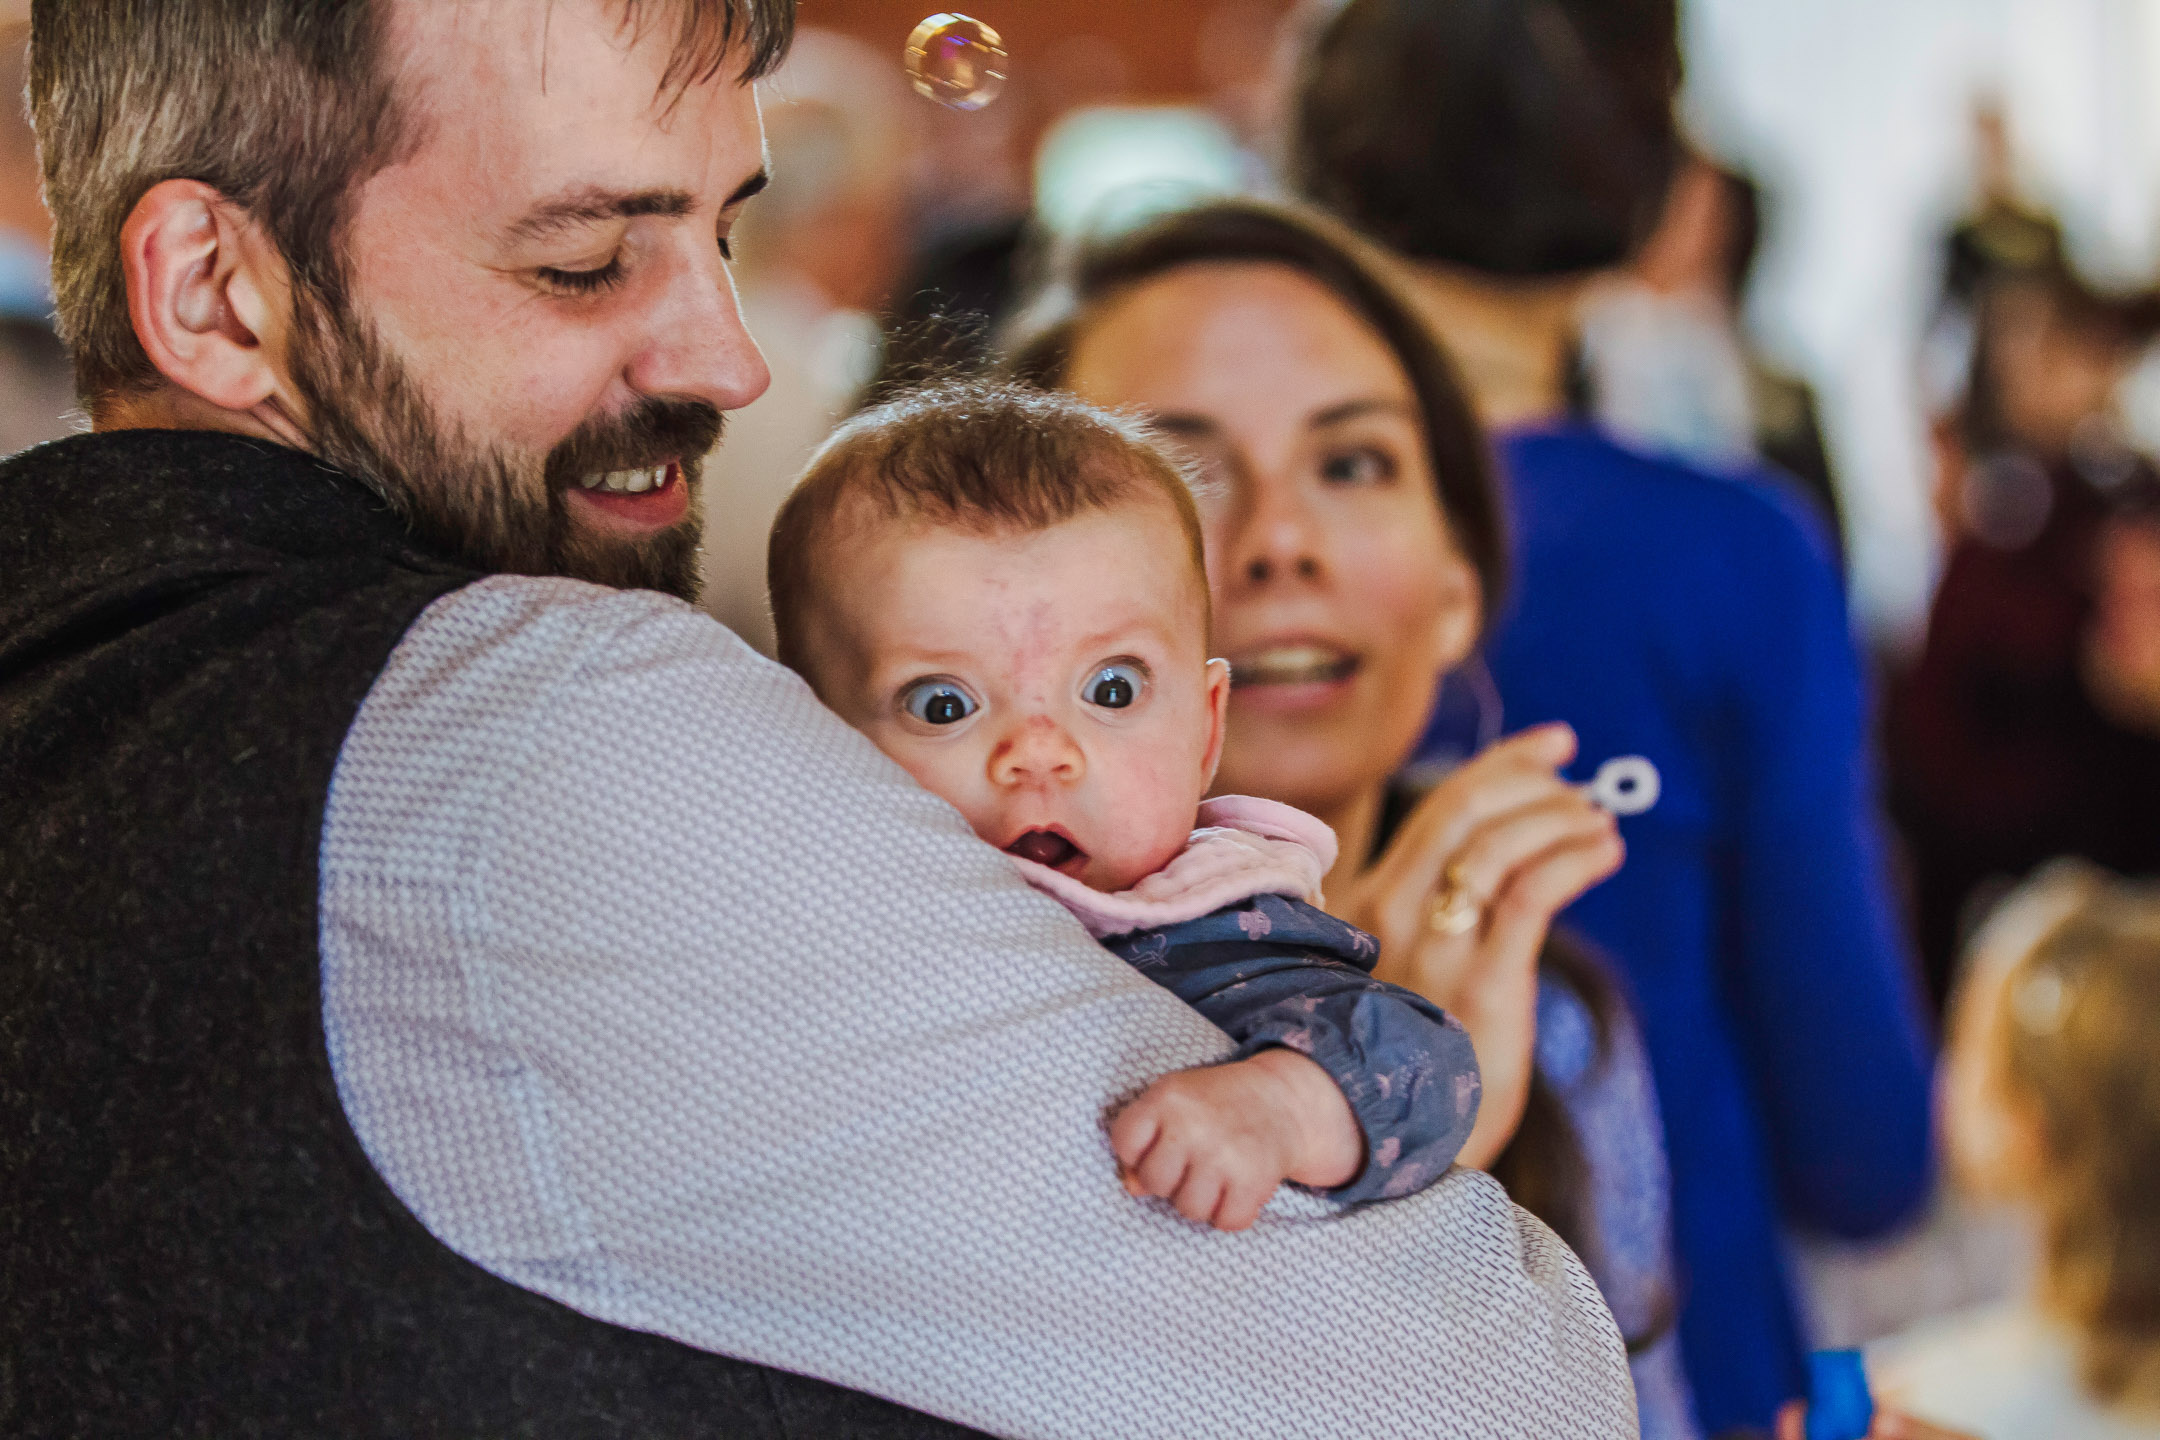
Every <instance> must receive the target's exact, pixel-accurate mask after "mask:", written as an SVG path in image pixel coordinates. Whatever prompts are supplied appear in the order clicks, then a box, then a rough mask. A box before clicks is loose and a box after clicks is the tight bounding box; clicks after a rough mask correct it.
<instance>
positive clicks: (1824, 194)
mask: <svg viewBox="0 0 2160 1440" xmlns="http://www.w3.org/2000/svg"><path fill="white" fill-rule="evenodd" d="M978 8H981V7H978ZM921 9H922V7H921V6H919V5H918V6H913V7H909V6H906V5H902V4H895V3H891V0H804V4H803V6H802V11H801V14H802V19H803V21H804V23H805V24H806V25H808V26H811V27H814V28H815V29H817V30H821V31H825V32H828V33H829V36H830V37H831V39H832V41H833V42H834V43H833V44H831V45H830V46H824V45H820V46H818V47H817V49H818V50H820V51H821V52H830V53H829V54H825V53H821V54H820V55H819V57H818V60H819V63H818V64H816V65H799V66H797V67H794V69H795V70H796V71H797V72H803V73H792V74H790V75H787V76H783V77H781V78H780V79H778V80H777V81H775V82H774V83H773V85H772V86H771V87H770V88H771V92H772V95H773V97H774V99H775V100H776V101H777V102H780V103H781V106H782V109H783V110H784V109H785V102H787V101H789V100H793V101H795V102H797V103H799V104H801V105H803V106H805V107H806V108H807V109H809V110H812V111H815V112H817V113H816V114H812V115H806V116H805V117H803V118H802V119H801V120H800V121H799V122H793V121H787V120H786V119H785V118H784V115H783V116H776V117H775V120H776V123H778V124H783V125H787V126H790V127H792V128H793V129H794V130H796V131H798V132H800V133H799V136H798V142H799V143H800V144H801V145H802V146H803V147H804V148H806V149H811V150H815V151H817V152H818V155H819V159H818V162H817V166H822V167H824V168H817V167H816V166H811V167H804V168H803V170H802V172H801V173H799V174H798V175H796V176H793V177H790V176H788V175H787V173H786V171H787V169H788V167H786V166H783V167H782V181H783V184H790V185H791V188H792V189H794V190H796V191H797V192H798V193H796V194H794V195H793V196H791V197H790V205H791V207H793V208H794V209H795V214H794V215H793V217H792V219H793V223H773V224H768V225H766V226H765V227H764V229H765V231H766V236H767V239H768V240H769V242H770V244H769V245H768V246H767V247H766V248H767V249H768V250H769V251H770V253H771V254H772V255H773V256H775V257H777V256H779V255H782V254H796V255H799V254H800V253H801V252H802V250H803V248H804V247H803V243H802V238H801V237H802V236H803V235H804V234H805V233H806V232H811V231H816V232H825V233H828V234H830V233H831V232H832V231H833V230H834V229H835V228H837V229H839V230H842V231H844V232H846V233H847V234H849V235H850V236H851V237H852V238H850V239H849V240H847V241H845V242H840V241H837V240H835V241H832V242H829V248H832V249H836V250H837V249H841V248H846V249H847V250H848V252H849V253H848V254H847V255H846V256H845V257H841V256H838V255H832V256H826V255H823V254H821V255H820V258H819V260H818V261H817V262H816V264H817V267H818V268H824V269H830V270H832V271H834V272H836V273H833V274H831V275H830V276H829V277H828V279H827V280H826V281H825V282H824V284H825V286H826V288H827V296H828V298H829V299H830V300H831V301H833V302H834V303H835V304H838V305H841V306H843V307H844V308H847V309H850V310H853V311H855V312H856V313H859V314H878V313H882V312H884V311H886V310H887V309H888V307H897V308H898V309H899V310H900V311H902V312H903V313H907V314H911V315H916V316H920V315H921V314H924V313H927V312H928V310H929V306H928V305H927V304H925V302H924V300H923V297H921V296H920V295H918V294H915V293H912V292H911V290H910V282H911V281H913V280H916V279H919V278H921V277H923V276H924V275H926V274H931V275H934V276H935V277H936V278H938V279H940V280H942V281H944V282H945V283H946V284H947V285H955V284H957V285H959V286H961V287H962V289H963V290H964V292H965V293H963V294H961V295H960V296H959V297H958V298H959V299H961V300H962V301H963V302H964V303H965V304H980V303H982V302H983V298H984V297H985V296H986V295H987V294H988V293H989V290H988V288H987V287H991V286H993V285H995V284H998V283H1003V282H1004V277H1003V276H1002V275H998V274H995V273H993V272H995V271H996V269H997V265H998V264H1002V263H1003V261H1004V257H1005V255H1006V254H1007V253H1008V252H1007V251H1006V249H1005V248H1004V247H1003V245H1002V244H1001V243H1000V242H1001V241H1002V240H1003V239H1004V238H1005V237H1003V236H1001V235H1000V233H999V227H1000V226H1008V225H1015V224H1017V222H1018V220H1019V219H1020V217H1021V216H1023V215H1024V214H1025V213H1026V212H1027V211H1028V209H1029V208H1030V206H1031V205H1034V204H1037V203H1039V205H1040V207H1041V211H1042V214H1043V218H1044V219H1045V220H1046V221H1047V222H1048V223H1049V224H1050V225H1051V226H1052V227H1066V228H1070V227H1074V226H1079V225H1083V224H1091V223H1101V222H1102V221H1103V220H1105V219H1106V218H1110V217H1113V216H1115V215H1116V214H1117V213H1118V212H1121V211H1130V210H1132V209H1133V208H1135V207H1136V206H1142V205H1145V204H1147V203H1148V202H1149V199H1150V198H1152V199H1153V200H1155V201H1158V202H1159V201H1162V200H1164V199H1166V198H1167V197H1169V196H1171V195H1174V194H1175V193H1179V192H1180V191H1183V192H1185V193H1190V192H1192V191H1196V190H1206V189H1215V188H1221V189H1233V188H1235V189H1263V190H1264V189H1266V188H1268V186H1269V183H1270V182H1269V164H1268V162H1269V159H1270V150H1271V136H1272V133H1273V129H1274V120H1275V115H1274V107H1275V97H1276V96H1277V95H1278V94H1279V91H1280V83H1279V82H1280V74H1279V71H1280V69H1281V59H1282V56H1283V52H1284V48H1285V29H1286V26H1289V25H1293V24H1294V23H1295V22H1296V20H1297V18H1298V12H1299V10H1300V7H1297V6H1295V5H1293V4H1290V3H1286V0H1201V3H1194V4H1188V5H1176V6H1164V5H1151V4H1144V3H1139V0H1099V3H1090V4H1086V5H1080V4H1058V3H1048V0H1034V3H1029V4H1025V5H1017V6H1011V7H1008V12H1007V13H998V14H987V13H986V14H984V15H983V16H981V17H980V18H982V19H984V20H986V21H987V22H989V23H990V24H992V25H994V26H995V27H997V29H998V30H999V32H1000V34H1001V35H1002V36H1003V37H1004V39H1005V41H1006V44H1007V48H1008V50H1009V51H1010V53H1011V55H1012V56H1013V60H1012V63H1011V67H1010V69H1011V79H1010V81H1009V83H1008V86H1007V88H1006V91H1005V93H1004V95H1003V96H1002V97H1001V98H1000V99H999V100H998V101H997V102H996V103H995V104H993V105H991V106H989V107H987V108H986V109H984V110H982V111H978V112H974V113H967V112H953V111H946V110H942V109H940V108H939V107H936V106H934V105H930V104H928V103H927V102H924V101H921V100H919V99H916V98H915V97H913V96H911V95H909V94H907V93H906V92H905V90H904V87H903V86H902V84H901V83H900V82H901V76H900V72H899V68H898V66H897V64H896V63H895V59H894V57H895V56H896V55H897V53H898V49H899V46H900V43H901V41H902V40H903V39H904V38H905V36H906V35H907V33H908V31H909V30H910V29H911V28H912V27H913V25H914V24H915V23H916V22H917V21H918V20H920V19H921V18H922V15H921V13H919V12H920V11H921ZM1682 10H1683V21H1684V26H1685V31H1684V33H1685V40H1686V59H1687V67H1688V68H1687V95H1686V100H1685V112H1686V116H1687V120H1688V124H1689V128H1690V132H1691V137H1692V139H1693V142H1694V144H1695V145H1696V146H1697V147H1698V149H1699V150H1700V152H1701V153H1702V154H1703V155H1704V156H1705V157H1707V158H1708V159H1710V160H1712V161H1713V162H1715V163H1716V164H1718V165H1719V166H1721V167H1724V168H1726V169H1729V170H1731V171H1733V172H1735V173H1736V174H1738V175H1740V176H1744V177H1746V178H1747V179H1748V180H1749V181H1750V182H1752V186H1753V187H1754V192H1753V203H1754V205H1755V207H1756V208H1755V213H1754V215H1753V216H1752V217H1751V220H1750V228H1751V231H1752V234H1751V235H1750V237H1749V239H1750V241H1751V242H1752V244H1753V246H1754V247H1755V253H1754V257H1753V263H1752V266H1751V267H1750V268H1749V269H1748V271H1747V274H1746V277H1745V278H1746V285H1745V291H1744V295H1743V296H1742V297H1741V299H1742V315H1743V317H1744V322H1745V326H1746V333H1747V338H1748V339H1749V341H1750V342H1751V343H1752V345H1753V346H1754V347H1756V348H1757V349H1758V350H1759V353H1760V355H1761V356H1762V357H1763V358H1764V359H1766V360H1767V361H1769V362H1770V363H1771V364H1772V365H1774V366H1776V367H1777V368H1779V369H1781V370H1783V371H1786V372H1788V373H1789V374H1791V375H1793V376H1795V377H1797V378H1800V379H1802V380H1804V381H1806V382H1807V383H1808V384H1809V385H1810V386H1811V387H1812V389H1813V392H1814V396H1815V398H1816V401H1817V403H1818V405H1819V416H1820V431H1821V437H1822V441H1823V445H1824V449H1825V452H1826V466H1827V470H1828V473H1830V474H1833V475H1834V476H1835V477H1836V481H1835V483H1836V487H1837V494H1838V497H1839V500H1840V504H1841V507H1842V512H1843V523H1844V529H1845V535H1846V541H1847V547H1848V553H1849V555H1850V558H1851V575H1852V588H1853V598H1854V602H1855V605H1856V609H1857V612H1858V614H1859V616H1860V618H1861V620H1862V623H1863V624H1864V625H1865V626H1866V627H1867V629H1868V631H1869V633H1870V635H1871V636H1872V637H1874V638H1875V639H1876V640H1878V641H1879V642H1880V643H1881V644H1883V645H1885V646H1890V647H1893V648H1898V647H1902V648H1909V647H1911V646H1913V645H1915V644H1917V642H1918V639H1919V635H1920V632H1921V630H1922V628H1923V626H1924V624H1925V618H1926V614H1927V609H1928V605H1929V601H1930V599H1931V598H1932V595H1933V588H1934V582H1935V579H1936V578H1937V576H1938V575H1939V573H1940V570H1941V566H1942V562H1943V557H1944V554H1945V543H1946V537H1945V536H1944V534H1943V532H1942V529H1941V526H1940V523H1939V514H1938V510H1939V507H1938V506H1937V504H1936V499H1937V496H1938V491H1939V488H1940V487H1939V486H1938V483H1937V482H1938V480H1939V478H1940V476H1939V473H1938V472H1939V469H1940V456H1939V455H1938V454H1937V453H1936V450H1935V447H1934V445H1933V443H1932V440H1931V429H1930V422H1931V420H1932V419H1934V418H1937V417H1939V416H1940V415H1941V414H1942V413H1944V412H1945V411H1946V410H1947V408H1949V407H1950V406H1952V405H1954V404H1955V403H1956V397H1955V395H1954V394H1953V393H1952V392H1953V391H1955V390H1956V389H1957V387H1958V386H1959V385H1960V384H1961V383H1962V377H1963V375H1964V374H1965V373H1966V367H1965V365H1964V359H1965V357H1964V354H1963V351H1962V347H1964V346H1966V345H1968V344H1969V343H1970V341H1971V335H1970V328H1969V326H1967V325H1965V324H1963V323H1961V322H1960V321H1959V320H1958V319H1956V318H1955V317H1946V316H1945V314H1944V305H1943V301H1944V287H1945V283H1946V281H1948V280H1950V279H1951V278H1952V277H1951V276H1950V274H1949V270H1950V244H1951V240H1952V236H1953V234H1954V232H1955V227H1956V226H1957V225H1958V224H1959V222H1960V220H1961V219H1963V218H1965V217H1967V216H1969V215H1977V214H1978V213H1980V212H1981V211H1982V210H1983V209H1984V208H1985V207H1987V206H1989V205H1995V206H2012V207H2017V208H2019V209H2021V210H2026V211H2029V212H2030V213H2032V214H2033V215H2034V216H2035V217H2037V218H2040V219H2041V220H2043V221H2044V222H2053V223H2055V224H2059V226H2060V242H2061V247H2062V248H2061V256H2062V258H2063V260H2064V261H2065V262H2066V264H2067V265H2068V266H2069V267H2070V270H2071V273H2072V274H2073V275H2074V276H2075V278H2076V279H2077V280H2079V281H2081V282H2082V283H2084V284H2087V285H2090V286H2092V287H2094V288H2096V289H2099V290H2102V291H2134V290H2137V289H2140V288H2142V287H2144V286H2145V285H2147V284H2149V283H2150V281H2151V278H2152V276H2153V274H2154V271H2155V269H2156V266H2160V85H2155V84H2153V83H2151V81H2152V79H2153V78H2155V77H2160V0H1820V3H1816V4H1811V5H1807V6H1781V5H1763V4H1760V3H1754V0H1687V3H1685V4H1684V5H1683V7H1682ZM1307 13H1309V12H1307ZM849 40H851V41H854V42H856V44H857V45H859V46H860V47H862V48H861V50H860V52H858V53H857V54H855V55H854V56H853V58H854V59H855V60H857V61H859V62H860V64H861V67H862V70H863V72H864V78H863V83H861V84H859V85H846V84H844V82H842V81H840V80H839V79H838V78H837V75H838V73H840V72H842V71H844V70H845V69H846V68H847V66H848V62H847V60H845V59H842V58H839V57H840V56H841V55H842V54H843V53H845V51H846V49H847V48H848V47H845V46H844V45H843V44H842V43H840V42H842V41H849ZM810 72H815V73H810ZM829 86H841V87H842V88H840V89H827V88H826V87H829ZM1140 137H1145V138H1144V139H1143V138H1140ZM788 141H789V136H788V135H787V134H785V133H783V134H782V135H781V136H780V137H779V138H778V139H777V140H776V144H778V145H780V146H781V147H782V153H786V152H785V147H786V145H787V144H788ZM881 147H883V148H886V149H889V150H890V152H891V153H890V154H885V155H874V154H872V153H870V152H872V151H874V150H877V149H879V148H881ZM801 192H816V201H817V203H818V204H820V205H829V206H830V207H832V209H833V211H834V213H833V214H831V215H825V214H818V215H815V216H805V215H804V214H802V213H801V211H802V209H803V207H807V206H809V205H810V204H811V203H812V196H811V195H808V194H804V193H801ZM1120 192H1124V193H1123V194H1122V195H1121V194H1120ZM773 208H774V209H778V208H781V207H778V206H775V207H773ZM761 218H763V219H767V220H770V219H772V218H773V217H771V216H770V214H768V215H767V216H764V217H761ZM971 243H972V244H974V245H976V246H978V247H982V246H987V247H988V248H986V249H981V250H980V251H979V252H978V253H977V254H975V255H973V256H971V255H970V254H969V253H968V251H969V246H970V244H971ZM744 248H745V254H746V265H752V266H754V265H756V264H758V263H760V259H759V258H756V257H759V250H758V247H757V240H756V238H755V237H749V238H746V240H745V245H744ZM818 248H819V249H820V251H821V252H822V251H823V250H825V249H827V248H828V245H820V246H819V247H818ZM990 256H996V257H998V258H997V260H996V261H994V262H993V261H991V260H990V259H989V258H988V257H990ZM2023 256H2024V252H2023V251H2020V252H2019V257H2020V258H2022V257H2023ZM971 260H973V261H975V262H977V263H975V264H972V265H971V264H970V261H971ZM842 271H844V272H845V273H844V274H841V273H837V272H842ZM783 278H784V277H779V276H774V277H772V283H773V284H774V285H775V286H778V285H780V284H781V283H783ZM785 278H792V277H785ZM968 287H973V288H968ZM942 295H943V298H946V299H948V300H949V299H950V298H951V297H952V292H951V291H950V290H946V291H944V292H942ZM864 333H867V332H864ZM834 334H835V337H836V338H834V339H833V340H832V342H831V343H832V345H833V346H834V347H840V348H836V349H835V350H834V351H833V353H832V354H830V355H828V356H827V357H826V359H827V360H828V361H829V362H830V363H832V364H836V365H839V364H843V362H842V361H841V360H840V359H839V358H837V357H838V356H839V354H840V353H841V348H844V347H842V342H841V340H840V339H839V338H837V336H838V334H839V332H838V331H835V332H834ZM2140 348H2141V347H2140ZM2138 358H2140V359H2141V358H2142V356H2140V357H2138ZM853 363H855V364H856V365H857V366H858V368H861V367H862V366H864V365H867V364H868V363H869V362H866V361H862V360H860V359H859V357H858V359H857V360H856V361H855V362H853ZM2122 368H2123V371H2124V373H2123V375H2122V376H2121V377H2120V378H2119V380H2118V383H2117V387H2116V389H2115V390H2114V391H2113V392H2112V393H2111V398H2110V405H2111V406H2112V407H2113V408H2114V409H2115V410H2116V412H2117V414H2116V418H2117V419H2118V420H2119V421H2120V422H2121V423H2122V424H2123V425H2124V426H2125V427H2126V429H2127V431H2128V433H2129V434H2130V435H2131V436H2132V437H2134V438H2135V439H2137V440H2138V441H2139V442H2140V443H2141V444H2145V445H2152V444H2160V365H2151V364H2146V365H2142V366H2141V365H2140V364H2138V363H2136V361H2135V360H2133V362H2132V363H2130V364H2128V365H2126V366H2124V367H2122ZM752 628H753V629H754V628H755V624H754V623H753V624H752Z"/></svg>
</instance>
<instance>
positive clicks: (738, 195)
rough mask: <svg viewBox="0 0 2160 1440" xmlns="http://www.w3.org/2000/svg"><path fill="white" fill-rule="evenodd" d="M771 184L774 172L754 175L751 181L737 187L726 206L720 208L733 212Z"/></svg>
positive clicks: (764, 171)
mask: <svg viewBox="0 0 2160 1440" xmlns="http://www.w3.org/2000/svg"><path fill="white" fill-rule="evenodd" d="M770 184H772V172H771V171H770V170H760V171H758V172H757V174H755V175H752V176H751V177H750V178H749V179H747V180H745V181H743V182H742V184H740V185H738V186H736V187H735V193H734V194H732V195H730V196H728V197H727V203H726V204H725V205H722V206H721V207H720V208H721V209H723V210H732V209H734V208H735V207H736V206H737V205H740V204H742V203H743V201H745V200H748V199H749V198H750V197H751V196H753V195H755V194H757V193H758V192H759V191H760V190H763V189H764V188H765V187H766V186H767V185H770Z"/></svg>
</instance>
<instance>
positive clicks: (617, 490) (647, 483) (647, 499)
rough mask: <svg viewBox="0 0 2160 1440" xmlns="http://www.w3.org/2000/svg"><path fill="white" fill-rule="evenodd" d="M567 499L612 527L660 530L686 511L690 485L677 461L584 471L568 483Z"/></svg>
mask: <svg viewBox="0 0 2160 1440" xmlns="http://www.w3.org/2000/svg"><path fill="white" fill-rule="evenodd" d="M569 496H570V503H571V505H572V506H573V507H574V508H576V509H580V510H583V511H585V512H587V513H589V514H592V515H595V516H597V517H598V518H600V519H601V520H602V522H603V523H604V524H606V525H608V526H609V527H611V528H614V529H629V530H664V529H666V528H667V527H668V526H670V525H675V524H678V523H680V522H681V521H682V519H683V517H684V516H686V515H688V514H689V513H690V486H689V484H688V483H687V482H686V481H685V480H684V478H683V472H682V466H681V464H680V463H678V462H676V461H673V460H670V461H668V462H667V463H666V464H663V465H654V466H650V467H648V468H646V469H642V470H613V471H609V472H607V473H606V474H601V475H587V476H586V477H584V478H583V479H582V480H580V481H578V483H577V484H576V485H574V486H572V487H571V489H570V492H569Z"/></svg>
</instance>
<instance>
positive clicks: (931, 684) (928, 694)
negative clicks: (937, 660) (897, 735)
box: [900, 680, 982, 725]
mask: <svg viewBox="0 0 2160 1440" xmlns="http://www.w3.org/2000/svg"><path fill="white" fill-rule="evenodd" d="M900 708H901V709H903V710H905V711H907V713H908V714H910V715H912V716H914V717H915V718H916V719H917V720H920V721H922V722H923V724H925V725H957V724H959V723H960V722H961V721H962V720H965V719H967V718H968V716H970V715H973V714H974V713H975V712H976V711H977V710H980V709H981V708H982V707H981V706H980V705H978V704H976V703H975V697H974V696H972V695H970V694H968V692H967V691H965V690H963V689H961V688H960V687H959V686H958V685H956V684H954V683H953V682H952V681H950V680H921V681H918V682H916V683H915V684H913V685H910V686H909V687H908V688H907V691H906V693H904V694H902V695H901V697H900Z"/></svg>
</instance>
